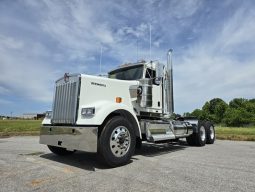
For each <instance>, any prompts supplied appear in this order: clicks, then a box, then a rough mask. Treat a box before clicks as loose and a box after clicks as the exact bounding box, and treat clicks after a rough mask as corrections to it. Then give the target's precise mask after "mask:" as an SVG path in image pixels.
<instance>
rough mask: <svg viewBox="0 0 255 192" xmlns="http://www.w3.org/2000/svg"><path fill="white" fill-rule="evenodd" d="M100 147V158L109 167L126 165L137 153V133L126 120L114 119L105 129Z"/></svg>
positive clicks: (101, 136)
mask: <svg viewBox="0 0 255 192" xmlns="http://www.w3.org/2000/svg"><path fill="white" fill-rule="evenodd" d="M98 145H99V146H98V147H99V148H98V152H99V157H100V158H101V159H102V160H103V161H104V162H105V163H106V164H107V165H108V166H110V167H116V166H120V165H123V164H126V163H128V161H129V160H130V158H131V156H132V155H133V154H134V151H135V146H136V136H135V132H134V130H133V128H132V126H131V124H130V123H129V122H128V121H127V120H126V119H125V118H123V117H121V116H117V117H113V118H112V119H110V120H109V121H108V122H107V123H106V125H105V127H104V128H103V130H102V132H101V135H100V137H99V143H98Z"/></svg>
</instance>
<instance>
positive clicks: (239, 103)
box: [184, 98, 255, 127]
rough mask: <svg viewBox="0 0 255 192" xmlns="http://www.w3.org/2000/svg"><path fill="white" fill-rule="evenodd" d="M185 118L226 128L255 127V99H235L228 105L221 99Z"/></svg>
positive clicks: (187, 114)
mask: <svg viewBox="0 0 255 192" xmlns="http://www.w3.org/2000/svg"><path fill="white" fill-rule="evenodd" d="M184 116H186V117H189V116H193V117H197V118H198V119H200V120H211V121H213V122H214V123H216V124H224V125H226V126H234V127H240V126H247V125H255V99H244V98H235V99H233V100H231V101H230V102H229V103H226V102H225V101H223V100H222V99H220V98H214V99H212V100H210V101H207V102H206V103H205V104H204V106H203V107H202V109H195V110H194V111H193V112H191V113H184Z"/></svg>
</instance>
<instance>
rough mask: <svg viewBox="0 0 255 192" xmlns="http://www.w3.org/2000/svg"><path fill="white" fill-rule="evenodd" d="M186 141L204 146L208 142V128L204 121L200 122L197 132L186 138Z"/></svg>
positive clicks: (192, 144) (193, 144)
mask: <svg viewBox="0 0 255 192" xmlns="http://www.w3.org/2000/svg"><path fill="white" fill-rule="evenodd" d="M186 141H187V143H188V144H189V145H191V146H204V145H205V143H206V128H205V123H204V122H199V123H198V127H197V133H195V132H194V133H193V134H192V135H190V136H189V137H187V138H186Z"/></svg>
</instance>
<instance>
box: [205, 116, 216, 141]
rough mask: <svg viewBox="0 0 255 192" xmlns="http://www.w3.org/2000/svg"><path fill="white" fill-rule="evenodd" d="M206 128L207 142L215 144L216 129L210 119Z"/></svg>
mask: <svg viewBox="0 0 255 192" xmlns="http://www.w3.org/2000/svg"><path fill="white" fill-rule="evenodd" d="M205 128H206V143H207V144H213V143H214V141H215V129H214V126H213V124H212V123H211V122H210V121H207V122H206V123H205Z"/></svg>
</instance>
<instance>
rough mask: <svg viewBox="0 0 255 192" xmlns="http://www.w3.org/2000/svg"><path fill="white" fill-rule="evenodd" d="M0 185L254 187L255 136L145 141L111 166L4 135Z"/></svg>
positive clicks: (5, 190) (57, 189)
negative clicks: (207, 141) (190, 142)
mask: <svg viewBox="0 0 255 192" xmlns="http://www.w3.org/2000/svg"><path fill="white" fill-rule="evenodd" d="M0 191H1V192H10V191H15V192H16V191H22V192H24V191H42V192H45V191H54V192H61V191H68V192H70V191H116V192H117V191H125V192H126V191H136V192H138V191H146V192H149V191H153V192H156V191H164V192H165V191H181V192H183V191H200V192H205V191H235V192H237V191H252V192H254V191H255V142H243V141H219V140H217V141H216V142H215V144H213V145H206V146H205V147H189V146H187V145H186V144H185V142H181V143H173V144H158V145H155V144H147V143H143V146H142V149H141V150H138V151H137V152H136V154H135V155H134V156H133V158H132V159H131V161H130V163H129V164H127V165H125V166H122V167H117V168H107V167H105V166H103V165H102V164H101V163H100V162H99V161H98V159H97V156H96V154H93V153H86V152H76V153H75V154H73V155H71V156H68V157H58V156H56V155H54V154H52V153H51V152H50V151H49V150H48V148H47V147H46V146H44V145H40V144H39V138H38V137H32V136H31V137H10V138H1V139H0Z"/></svg>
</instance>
